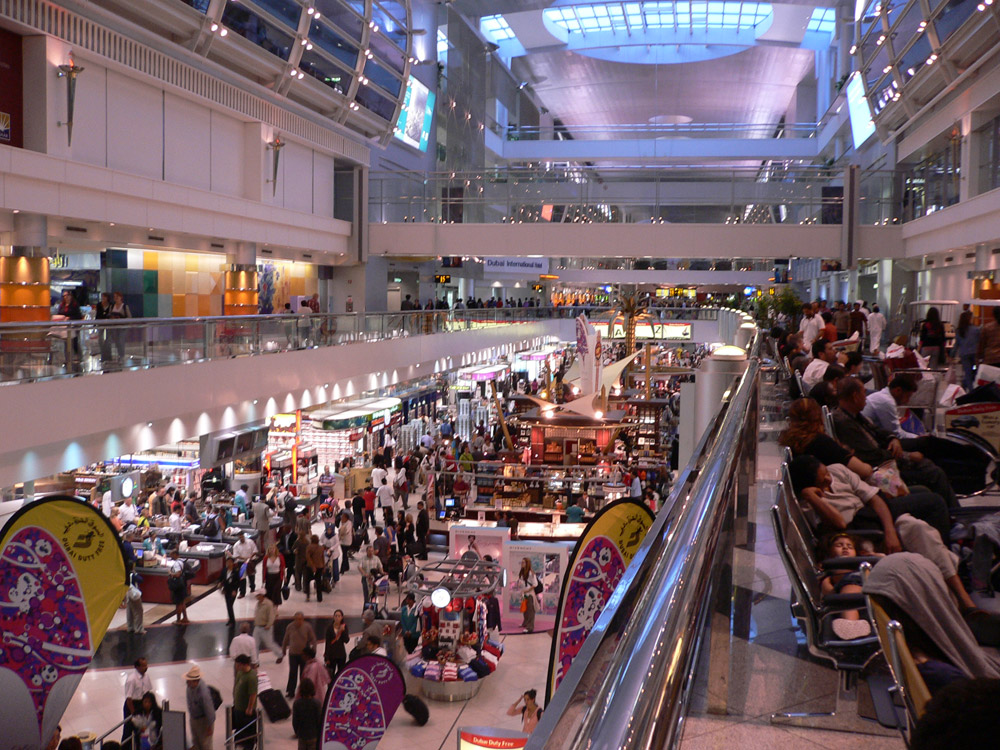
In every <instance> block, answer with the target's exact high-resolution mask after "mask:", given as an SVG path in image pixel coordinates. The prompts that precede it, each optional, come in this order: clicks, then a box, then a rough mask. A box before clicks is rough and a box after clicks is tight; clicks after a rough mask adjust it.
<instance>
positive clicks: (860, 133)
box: [847, 72, 875, 149]
mask: <svg viewBox="0 0 1000 750" xmlns="http://www.w3.org/2000/svg"><path fill="white" fill-rule="evenodd" d="M847 114H848V115H849V116H850V118H851V139H852V140H853V141H854V148H855V149H857V148H860V147H861V144H863V143H864V142H865V141H867V140H868V139H869V138H871V137H872V135H873V134H874V133H875V123H874V121H873V120H872V110H871V107H870V106H869V105H868V98H867V97H866V96H865V85H864V83H863V82H862V81H861V74H860V73H857V72H855V73H854V74H853V75H852V76H851V77H850V78H848V79H847Z"/></svg>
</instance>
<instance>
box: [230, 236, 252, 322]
mask: <svg viewBox="0 0 1000 750" xmlns="http://www.w3.org/2000/svg"><path fill="white" fill-rule="evenodd" d="M228 260H229V268H228V269H227V270H226V276H225V292H224V296H223V300H222V313H223V315H256V314H257V313H258V311H259V310H260V307H259V304H258V277H257V243H255V242H240V243H237V245H236V252H234V253H230V254H229V256H228Z"/></svg>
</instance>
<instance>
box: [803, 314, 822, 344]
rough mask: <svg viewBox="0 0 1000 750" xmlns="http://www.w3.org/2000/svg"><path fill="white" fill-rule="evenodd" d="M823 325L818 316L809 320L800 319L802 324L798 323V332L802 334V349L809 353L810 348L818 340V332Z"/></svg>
mask: <svg viewBox="0 0 1000 750" xmlns="http://www.w3.org/2000/svg"><path fill="white" fill-rule="evenodd" d="M822 325H823V319H822V318H820V316H819V315H813V316H812V317H811V318H802V322H801V323H799V331H801V333H802V348H803V349H805V350H806V351H809V350H810V349H811V348H812V345H813V342H814V341H815V340H816V339H818V338H819V332H820V330H821V327H822Z"/></svg>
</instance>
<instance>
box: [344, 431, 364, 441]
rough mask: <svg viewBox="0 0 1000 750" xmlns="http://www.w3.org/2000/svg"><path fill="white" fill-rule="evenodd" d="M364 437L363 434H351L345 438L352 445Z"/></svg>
mask: <svg viewBox="0 0 1000 750" xmlns="http://www.w3.org/2000/svg"><path fill="white" fill-rule="evenodd" d="M364 436H365V433H363V432H352V433H351V434H350V435H348V436H347V439H348V440H350V441H351V442H352V443H356V442H358V441H359V440H360V439H361V438H363V437H364Z"/></svg>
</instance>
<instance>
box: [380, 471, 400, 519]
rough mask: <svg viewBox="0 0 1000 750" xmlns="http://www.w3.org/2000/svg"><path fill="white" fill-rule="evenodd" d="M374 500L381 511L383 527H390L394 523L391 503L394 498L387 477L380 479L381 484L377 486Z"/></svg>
mask: <svg viewBox="0 0 1000 750" xmlns="http://www.w3.org/2000/svg"><path fill="white" fill-rule="evenodd" d="M375 498H376V499H377V500H378V505H379V507H380V508H381V509H382V523H383V524H384V525H385V526H392V525H393V524H394V523H396V518H395V515H394V510H393V501H394V499H395V498H394V495H393V492H392V487H391V486H390V485H389V480H388V478H387V477H382V484H380V485H379V488H378V491H377V492H376V493H375Z"/></svg>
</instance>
